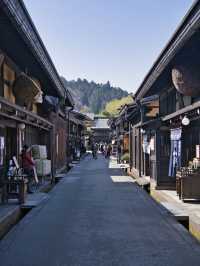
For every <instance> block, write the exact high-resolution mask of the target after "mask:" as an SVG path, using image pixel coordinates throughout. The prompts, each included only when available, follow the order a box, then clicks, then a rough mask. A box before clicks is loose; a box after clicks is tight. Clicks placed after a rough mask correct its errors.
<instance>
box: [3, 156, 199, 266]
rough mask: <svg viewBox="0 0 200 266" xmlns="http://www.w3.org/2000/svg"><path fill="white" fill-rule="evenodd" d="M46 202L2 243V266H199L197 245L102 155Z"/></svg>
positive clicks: (88, 160) (77, 168) (79, 168)
mask: <svg viewBox="0 0 200 266" xmlns="http://www.w3.org/2000/svg"><path fill="white" fill-rule="evenodd" d="M109 166H110V167H109ZM49 195H50V197H49V199H48V200H46V201H44V203H43V204H41V205H40V206H38V207H36V208H35V209H33V210H32V211H31V212H30V213H29V214H27V215H26V216H25V218H24V219H23V220H21V222H20V223H19V224H18V225H16V226H15V227H14V228H13V230H11V231H10V232H9V234H8V235H7V236H6V237H5V238H4V239H3V240H2V241H1V242H0V265H2V266H78V265H81V266H100V265H101V266H147V265H148V266H186V265H192V266H199V265H200V245H199V243H198V242H197V241H196V240H195V239H194V238H192V236H191V235H190V234H189V233H188V232H187V231H186V230H185V229H184V228H183V227H182V226H181V225H180V224H178V223H177V222H176V221H175V219H173V218H172V217H171V216H170V215H169V214H168V212H167V211H166V210H165V209H164V208H162V207H160V206H159V205H158V204H157V203H156V202H154V200H153V199H151V198H150V197H149V195H147V194H146V192H145V191H143V190H142V189H140V188H139V187H138V186H137V185H136V184H135V183H134V182H133V181H132V179H131V178H130V177H126V176H123V172H122V170H120V169H119V168H115V163H114V162H112V163H110V164H109V163H108V161H107V160H105V159H104V158H103V157H102V156H99V158H98V160H93V159H92V158H91V156H88V157H87V158H86V159H85V160H83V161H82V162H81V163H80V164H78V165H76V166H75V167H74V168H73V169H72V170H71V171H70V172H69V173H68V174H67V175H66V177H65V178H63V179H62V181H60V183H59V184H58V185H57V186H56V187H55V188H54V189H53V190H52V191H51V192H50V193H49Z"/></svg>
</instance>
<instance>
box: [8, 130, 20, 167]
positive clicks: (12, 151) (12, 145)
mask: <svg viewBox="0 0 200 266" xmlns="http://www.w3.org/2000/svg"><path fill="white" fill-rule="evenodd" d="M13 156H17V129H16V128H12V127H7V128H6V160H5V161H6V168H7V167H8V163H9V160H11V159H12V157H13Z"/></svg>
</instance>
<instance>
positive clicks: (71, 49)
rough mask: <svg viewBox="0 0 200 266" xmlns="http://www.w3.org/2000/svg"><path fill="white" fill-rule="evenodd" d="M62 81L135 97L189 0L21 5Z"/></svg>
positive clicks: (47, 0) (49, 0)
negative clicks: (105, 86)
mask: <svg viewBox="0 0 200 266" xmlns="http://www.w3.org/2000/svg"><path fill="white" fill-rule="evenodd" d="M24 2H25V4H26V7H27V9H28V11H29V13H30V15H31V16H32V19H33V21H34V23H35V25H36V27H37V29H38V31H39V33H40V35H41V37H42V40H43V42H44V44H45V46H46V48H47V50H48V51H49V54H50V56H51V58H52V60H53V62H54V64H55V66H56V68H57V70H58V72H59V73H60V74H61V75H63V76H64V77H65V78H66V79H68V80H71V79H77V78H78V77H80V78H87V79H88V80H94V81H96V82H106V81H108V80H110V82H111V84H112V85H114V86H120V87H121V88H123V89H126V90H128V91H129V92H134V91H135V90H136V89H137V88H138V87H139V85H140V83H141V82H142V80H143V78H144V76H145V75H146V73H147V71H148V70H149V69H150V67H151V65H152V64H153V62H154V61H155V59H156V57H157V56H158V54H159V53H160V51H161V50H162V48H163V47H164V46H165V44H166V42H167V41H168V40H169V38H170V37H171V35H172V33H173V32H174V30H175V29H176V27H177V26H178V24H179V23H180V21H181V20H182V18H183V16H184V15H185V14H186V12H187V10H188V9H189V8H190V6H191V4H192V2H193V1H192V0H143V1H142V0H56V1H54V0H42V1H41V0H24Z"/></svg>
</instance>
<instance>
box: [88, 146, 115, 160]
mask: <svg viewBox="0 0 200 266" xmlns="http://www.w3.org/2000/svg"><path fill="white" fill-rule="evenodd" d="M98 151H99V152H101V154H103V155H104V156H105V158H109V157H110V155H111V154H112V146H111V144H107V143H100V144H98V143H93V144H92V155H93V158H94V159H97V153H98Z"/></svg>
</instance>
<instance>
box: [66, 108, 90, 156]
mask: <svg viewBox="0 0 200 266" xmlns="http://www.w3.org/2000/svg"><path fill="white" fill-rule="evenodd" d="M88 122H91V119H90V118H89V117H88V116H87V115H85V114H83V113H81V112H78V111H76V110H72V111H70V113H69V149H68V150H69V157H70V161H72V160H76V159H79V158H80V156H81V155H82V154H83V153H85V152H86V138H87V132H86V130H87V123H88Z"/></svg>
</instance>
